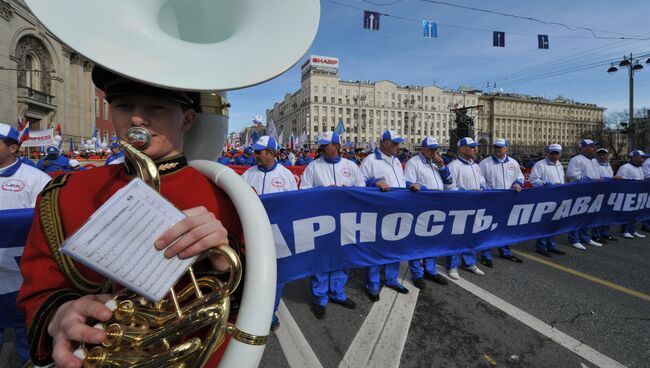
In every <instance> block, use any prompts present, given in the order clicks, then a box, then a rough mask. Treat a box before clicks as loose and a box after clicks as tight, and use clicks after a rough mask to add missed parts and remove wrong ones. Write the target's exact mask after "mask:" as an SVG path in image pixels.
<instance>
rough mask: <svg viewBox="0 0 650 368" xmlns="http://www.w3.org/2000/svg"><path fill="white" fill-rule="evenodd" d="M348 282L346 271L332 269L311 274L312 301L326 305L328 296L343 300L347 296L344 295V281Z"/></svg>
mask: <svg viewBox="0 0 650 368" xmlns="http://www.w3.org/2000/svg"><path fill="white" fill-rule="evenodd" d="M347 282H348V272H347V271H345V270H342V271H332V272H325V273H319V274H316V275H312V276H311V295H312V296H313V297H314V303H316V304H318V305H322V306H326V305H327V302H328V301H329V298H332V300H337V301H343V300H346V299H347V298H348V297H347V295H345V283H347Z"/></svg>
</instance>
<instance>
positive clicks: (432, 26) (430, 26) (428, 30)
mask: <svg viewBox="0 0 650 368" xmlns="http://www.w3.org/2000/svg"><path fill="white" fill-rule="evenodd" d="M422 32H423V36H424V38H438V24H437V23H436V22H432V21H430V20H423V21H422Z"/></svg>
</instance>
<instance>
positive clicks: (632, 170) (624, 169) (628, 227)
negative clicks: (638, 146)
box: [616, 150, 650, 239]
mask: <svg viewBox="0 0 650 368" xmlns="http://www.w3.org/2000/svg"><path fill="white" fill-rule="evenodd" d="M627 156H628V157H629V158H630V161H629V162H628V163H626V164H625V165H623V166H621V167H620V168H619V169H618V172H617V173H616V176H619V177H621V179H626V180H643V161H644V160H645V159H646V158H648V157H650V155H647V154H646V153H645V152H643V151H641V150H634V151H632V152H630V153H628V155H627ZM622 230H623V237H624V238H625V239H635V238H645V237H646V236H645V235H643V234H639V233H637V232H636V230H635V229H634V222H631V223H629V224H624V225H623V229H622Z"/></svg>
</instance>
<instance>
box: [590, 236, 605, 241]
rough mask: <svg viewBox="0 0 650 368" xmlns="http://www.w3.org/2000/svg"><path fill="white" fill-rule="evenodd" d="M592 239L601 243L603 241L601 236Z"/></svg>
mask: <svg viewBox="0 0 650 368" xmlns="http://www.w3.org/2000/svg"><path fill="white" fill-rule="evenodd" d="M591 239H592V240H593V241H596V242H601V241H602V240H603V238H601V237H600V236H596V237H593V238H591Z"/></svg>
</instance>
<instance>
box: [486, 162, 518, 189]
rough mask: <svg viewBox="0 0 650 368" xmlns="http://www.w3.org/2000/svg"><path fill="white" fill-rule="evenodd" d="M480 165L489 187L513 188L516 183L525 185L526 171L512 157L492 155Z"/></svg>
mask: <svg viewBox="0 0 650 368" xmlns="http://www.w3.org/2000/svg"><path fill="white" fill-rule="evenodd" d="M479 166H480V168H481V173H482V174H483V177H484V178H485V184H486V186H487V187H488V189H512V186H513V185H515V184H519V185H521V186H524V173H522V172H521V167H520V166H519V162H517V160H515V159H513V158H512V157H508V156H506V158H505V159H503V160H499V159H498V158H497V157H496V156H494V155H492V156H490V157H486V158H484V159H483V161H481V163H480V164H479Z"/></svg>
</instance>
